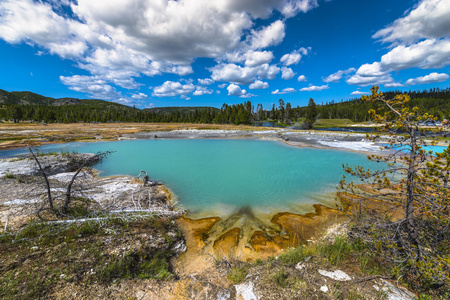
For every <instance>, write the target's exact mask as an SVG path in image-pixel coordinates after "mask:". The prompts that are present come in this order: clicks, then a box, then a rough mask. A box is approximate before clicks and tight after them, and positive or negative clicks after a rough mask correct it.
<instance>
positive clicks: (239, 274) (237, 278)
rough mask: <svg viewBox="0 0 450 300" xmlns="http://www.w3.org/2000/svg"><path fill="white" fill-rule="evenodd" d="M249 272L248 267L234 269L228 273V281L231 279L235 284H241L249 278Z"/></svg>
mask: <svg viewBox="0 0 450 300" xmlns="http://www.w3.org/2000/svg"><path fill="white" fill-rule="evenodd" d="M247 274H248V270H247V268H246V267H240V268H238V267H234V268H232V269H231V270H230V272H229V273H228V279H230V280H231V281H232V282H233V283H234V284H238V283H241V282H242V281H243V280H244V279H245V277H247Z"/></svg>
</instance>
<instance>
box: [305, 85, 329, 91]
mask: <svg viewBox="0 0 450 300" xmlns="http://www.w3.org/2000/svg"><path fill="white" fill-rule="evenodd" d="M329 88H330V87H329V86H328V84H327V85H320V86H315V85H312V84H310V85H309V86H308V87H304V88H301V89H300V92H317V91H323V90H327V89H329Z"/></svg>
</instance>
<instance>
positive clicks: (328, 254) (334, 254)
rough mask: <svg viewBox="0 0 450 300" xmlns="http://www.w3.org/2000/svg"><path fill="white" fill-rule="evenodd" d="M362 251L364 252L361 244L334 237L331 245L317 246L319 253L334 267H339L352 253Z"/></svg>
mask: <svg viewBox="0 0 450 300" xmlns="http://www.w3.org/2000/svg"><path fill="white" fill-rule="evenodd" d="M362 250H364V245H363V244H362V243H360V242H357V241H356V242H355V241H350V240H348V239H347V238H345V237H341V236H338V237H336V238H335V240H334V242H333V243H330V244H328V243H322V244H319V245H318V251H319V253H320V254H321V255H322V256H323V257H325V258H326V259H327V260H328V261H329V262H330V263H331V264H332V265H335V266H339V265H341V264H342V263H343V262H344V261H345V260H346V258H347V257H348V255H349V254H350V253H351V252H352V251H362Z"/></svg>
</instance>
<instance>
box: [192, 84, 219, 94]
mask: <svg viewBox="0 0 450 300" xmlns="http://www.w3.org/2000/svg"><path fill="white" fill-rule="evenodd" d="M212 93H214V91H213V90H210V89H208V88H206V87H203V86H197V87H196V88H195V92H194V93H193V94H192V95H194V96H203V95H211V94H212Z"/></svg>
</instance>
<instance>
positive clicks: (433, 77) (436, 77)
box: [405, 72, 449, 85]
mask: <svg viewBox="0 0 450 300" xmlns="http://www.w3.org/2000/svg"><path fill="white" fill-rule="evenodd" d="M448 78H449V76H448V74H445V73H436V72H433V73H430V74H428V75H426V76H421V77H416V78H411V79H408V80H407V81H406V83H405V84H406V85H415V84H427V83H434V82H443V81H446V80H447V79H448Z"/></svg>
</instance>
